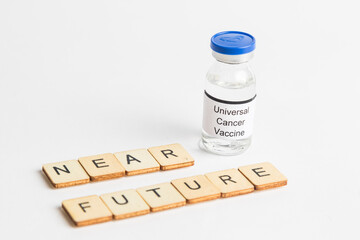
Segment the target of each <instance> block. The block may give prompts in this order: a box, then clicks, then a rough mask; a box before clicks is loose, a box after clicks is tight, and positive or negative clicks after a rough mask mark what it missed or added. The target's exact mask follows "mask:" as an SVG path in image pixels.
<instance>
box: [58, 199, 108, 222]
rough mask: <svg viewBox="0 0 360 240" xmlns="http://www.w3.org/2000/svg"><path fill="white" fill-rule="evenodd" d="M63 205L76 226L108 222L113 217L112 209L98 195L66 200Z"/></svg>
mask: <svg viewBox="0 0 360 240" xmlns="http://www.w3.org/2000/svg"><path fill="white" fill-rule="evenodd" d="M62 207H63V209H64V210H65V212H66V213H67V214H68V215H69V216H70V218H71V220H72V221H73V222H74V223H75V225H76V226H86V225H90V224H95V223H101V222H107V221H110V220H111V219H112V214H111V212H110V210H109V209H108V208H107V207H106V206H105V204H104V203H103V202H102V201H101V199H100V198H99V197H98V196H96V195H93V196H88V197H82V198H76V199H70V200H65V201H63V202H62Z"/></svg>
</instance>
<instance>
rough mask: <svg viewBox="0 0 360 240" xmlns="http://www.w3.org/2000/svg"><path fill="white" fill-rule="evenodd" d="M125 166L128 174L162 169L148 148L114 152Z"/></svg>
mask: <svg viewBox="0 0 360 240" xmlns="http://www.w3.org/2000/svg"><path fill="white" fill-rule="evenodd" d="M114 155H115V157H116V158H117V159H118V160H119V161H120V163H121V165H123V166H124V168H125V171H126V175H137V174H142V173H149V172H155V171H159V170H160V165H159V163H158V162H157V161H156V160H155V159H154V158H153V156H152V155H151V154H150V153H149V152H148V151H147V150H146V149H137V150H132V151H124V152H118V153H114Z"/></svg>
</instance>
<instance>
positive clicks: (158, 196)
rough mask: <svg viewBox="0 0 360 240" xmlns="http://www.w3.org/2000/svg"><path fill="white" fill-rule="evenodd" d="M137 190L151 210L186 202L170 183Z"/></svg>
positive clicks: (178, 205)
mask: <svg viewBox="0 0 360 240" xmlns="http://www.w3.org/2000/svg"><path fill="white" fill-rule="evenodd" d="M137 192H138V193H139V194H140V195H141V197H142V198H143V199H144V200H145V202H146V203H147V204H148V205H149V206H150V209H151V211H152V212H158V211H162V210H167V209H170V208H175V207H181V206H184V205H185V204H186V201H185V198H184V197H183V196H182V195H181V194H180V193H179V192H178V191H177V190H176V189H175V188H174V187H173V186H172V185H171V184H170V183H161V184H156V185H152V186H147V187H142V188H138V189H137Z"/></svg>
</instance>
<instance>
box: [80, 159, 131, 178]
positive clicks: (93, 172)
mask: <svg viewBox="0 0 360 240" xmlns="http://www.w3.org/2000/svg"><path fill="white" fill-rule="evenodd" d="M79 162H80V164H81V165H82V166H83V167H84V169H85V171H86V172H87V173H88V174H89V175H90V179H91V181H102V180H107V179H112V178H118V177H122V176H124V175H125V169H124V167H123V166H122V165H121V164H120V162H119V160H117V159H116V157H115V156H114V154H112V153H105V154H100V155H95V156H89V157H81V158H79Z"/></svg>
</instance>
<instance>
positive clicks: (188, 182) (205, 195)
mask: <svg viewBox="0 0 360 240" xmlns="http://www.w3.org/2000/svg"><path fill="white" fill-rule="evenodd" d="M171 184H172V185H173V186H174V187H175V188H176V189H177V190H178V191H179V192H180V193H181V195H183V196H184V197H185V198H186V202H187V203H197V202H203V201H209V200H213V199H217V198H220V195H221V194H220V190H219V189H218V188H216V187H215V185H214V184H212V183H211V182H210V181H209V179H207V178H206V177H205V176H203V175H198V176H193V177H187V178H181V179H176V180H173V181H171Z"/></svg>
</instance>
